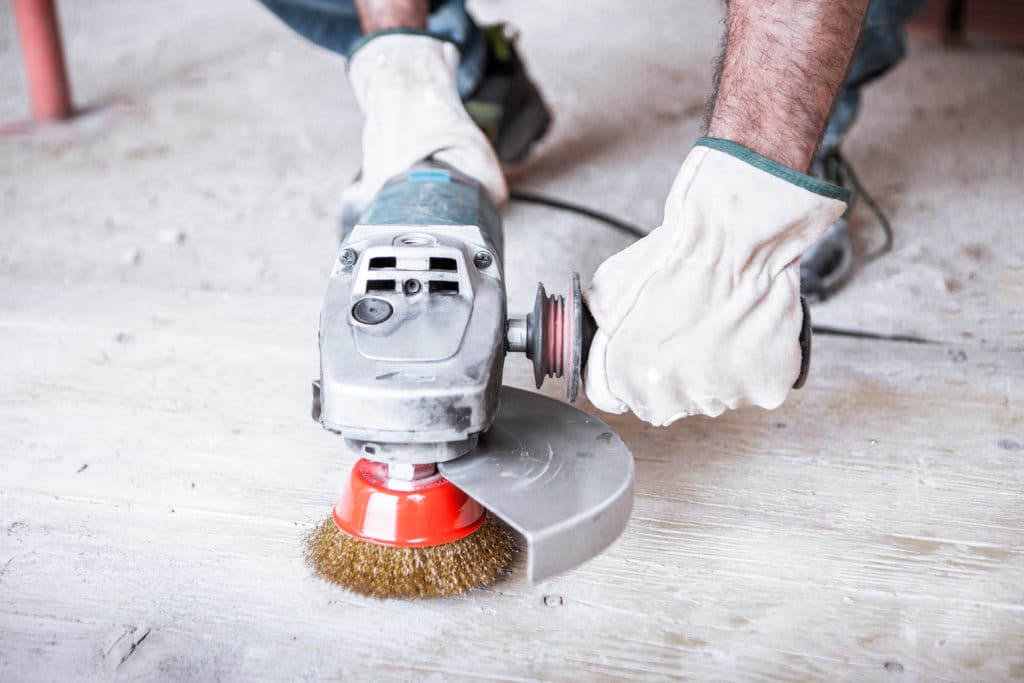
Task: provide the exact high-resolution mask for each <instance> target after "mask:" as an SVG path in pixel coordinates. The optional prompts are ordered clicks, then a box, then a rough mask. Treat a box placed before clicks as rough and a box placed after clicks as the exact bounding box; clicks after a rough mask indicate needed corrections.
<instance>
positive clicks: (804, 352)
mask: <svg viewBox="0 0 1024 683" xmlns="http://www.w3.org/2000/svg"><path fill="white" fill-rule="evenodd" d="M800 309H801V311H802V313H803V320H802V322H801V325H800V336H799V343H800V374H799V375H798V376H797V378H796V382H794V383H793V388H794V389H800V388H801V387H803V385H804V383H805V382H806V381H807V375H808V373H809V371H810V367H811V336H812V333H811V311H810V308H809V307H808V305H807V300H806V299H804V298H803V297H800ZM506 330H507V331H506V342H505V348H506V349H507V350H508V351H510V352H515V351H518V352H524V353H526V357H527V358H529V359H530V360H531V361H533V378H534V381H535V382H536V385H537V388H538V389H539V388H540V387H541V385H542V384H543V383H544V378H545V377H564V381H565V397H566V398H567V399H568V400H569V402H570V403H571V402H575V401H576V397H577V396H578V395H579V385H580V381H581V378H582V376H583V368H584V367H585V366H586V363H587V357H588V356H589V354H590V343H591V341H592V340H593V338H594V333H595V332H596V331H597V323H596V322H595V321H594V317H593V316H592V315H591V314H590V309H589V308H587V304H586V302H585V301H584V300H583V293H582V288H581V287H580V275H579V273H573V274H572V276H571V277H570V280H569V295H568V296H567V297H562V296H558V295H554V294H553V295H548V293H547V291H546V290H545V289H544V285H543V284H538V285H537V297H536V299H535V300H534V304H533V311H531V312H530V313H528V314H527V315H526V316H524V317H519V318H510V319H509V321H508V325H507V328H506Z"/></svg>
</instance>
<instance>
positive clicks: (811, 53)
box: [708, 0, 869, 171]
mask: <svg viewBox="0 0 1024 683" xmlns="http://www.w3.org/2000/svg"><path fill="white" fill-rule="evenodd" d="M868 2H869V0H732V1H731V2H730V3H729V18H728V33H727V37H726V46H725V52H724V54H723V55H722V61H721V65H720V71H719V73H717V74H716V86H717V87H716V92H715V95H713V100H712V103H711V107H710V111H711V115H710V117H709V121H708V135H711V136H712V137H720V138H725V139H728V140H733V141H734V142H738V143H740V144H742V145H744V146H746V147H749V148H751V149H753V150H754V151H756V152H758V153H760V154H762V155H764V156H766V157H768V158H770V159H773V160H775V161H778V162H779V163H782V164H785V165H786V166H789V167H790V168H795V169H797V170H800V171H806V170H807V167H808V165H809V164H810V161H811V157H812V155H813V154H814V150H815V148H816V147H817V145H818V142H819V140H820V139H821V135H822V132H823V131H824V129H825V124H826V123H827V122H828V116H829V113H830V112H831V110H832V105H833V103H834V102H835V98H836V94H837V93H838V92H839V88H840V86H841V85H842V83H843V79H844V78H845V77H846V72H847V69H848V68H849V65H850V59H851V58H852V56H853V51H854V49H855V48H856V46H857V38H858V36H859V35H860V30H861V26H862V24H863V22H864V13H865V12H866V10H867V6H868Z"/></svg>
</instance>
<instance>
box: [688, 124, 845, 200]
mask: <svg viewBox="0 0 1024 683" xmlns="http://www.w3.org/2000/svg"><path fill="white" fill-rule="evenodd" d="M694 147H709V148H711V149H717V150H718V151H719V152H725V153H726V154H728V155H729V156H733V157H736V158H737V159H739V160H740V161H745V162H747V163H748V164H750V165H751V166H753V167H755V168H759V169H761V170H762V171H765V172H766V173H770V174H772V175H773V176H775V177H776V178H781V179H782V180H785V181H786V182H788V183H792V184H793V185H796V186H797V187H802V188H803V189H805V190H808V191H810V192H813V193H814V194H818V195H821V196H822V197H828V198H829V199H838V200H839V201H841V202H846V203H847V204H849V203H850V191H849V190H847V189H846V188H845V187H839V186H838V185H833V184H832V183H828V182H825V181H824V180H819V179H818V178H814V177H812V176H809V175H807V174H806V173H801V172H800V171H795V170H793V169H792V168H790V167H789V166H783V165H782V164H780V163H779V162H777V161H772V160H771V159H769V158H768V157H766V156H762V155H760V154H758V153H757V152H755V151H754V150H752V149H750V148H749V147H744V146H743V145H741V144H739V143H738V142H733V141H732V140H723V139H722V138H709V137H702V138H698V139H697V142H696V143H694Z"/></svg>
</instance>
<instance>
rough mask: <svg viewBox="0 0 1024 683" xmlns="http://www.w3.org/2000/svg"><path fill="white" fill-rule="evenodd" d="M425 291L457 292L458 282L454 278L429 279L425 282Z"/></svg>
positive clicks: (437, 292)
mask: <svg viewBox="0 0 1024 683" xmlns="http://www.w3.org/2000/svg"><path fill="white" fill-rule="evenodd" d="M427 291H428V292H430V293H431V294H458V293H459V283H458V282H457V281H454V280H431V281H430V282H428V283H427Z"/></svg>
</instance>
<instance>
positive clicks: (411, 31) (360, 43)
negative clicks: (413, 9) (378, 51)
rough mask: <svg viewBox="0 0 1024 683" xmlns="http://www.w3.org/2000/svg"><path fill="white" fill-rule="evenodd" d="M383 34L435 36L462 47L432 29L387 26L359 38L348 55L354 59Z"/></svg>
mask: <svg viewBox="0 0 1024 683" xmlns="http://www.w3.org/2000/svg"><path fill="white" fill-rule="evenodd" d="M381 36H426V37H427V38H433V39H434V40H440V41H442V42H445V43H451V44H452V45H454V46H455V47H458V48H459V49H460V50H461V49H462V48H461V47H460V46H459V44H458V43H456V42H455V41H454V40H452V39H451V38H449V37H448V36H444V35H441V34H440V33H431V32H430V31H426V30H424V29H418V28H385V29H382V30H380V31H374V32H373V33H368V34H366V35H365V36H363V37H362V38H360V39H359V40H357V41H356V42H355V43H353V44H352V47H351V48H349V51H348V55H347V56H348V58H349V59H352V55H354V54H355V53H357V52H359V50H361V49H362V48H363V47H364V46H365V45H366V44H367V43H368V42H370V41H371V40H373V39H374V38H380V37H381Z"/></svg>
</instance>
